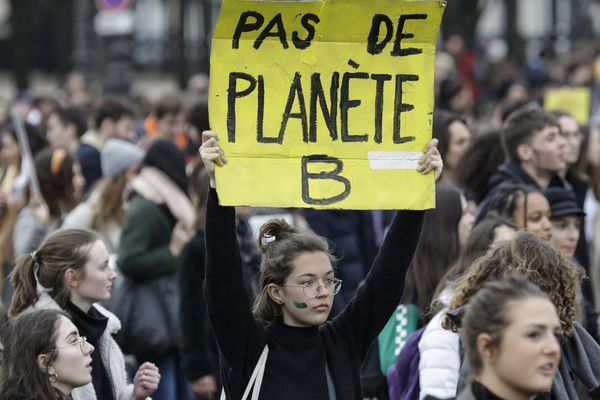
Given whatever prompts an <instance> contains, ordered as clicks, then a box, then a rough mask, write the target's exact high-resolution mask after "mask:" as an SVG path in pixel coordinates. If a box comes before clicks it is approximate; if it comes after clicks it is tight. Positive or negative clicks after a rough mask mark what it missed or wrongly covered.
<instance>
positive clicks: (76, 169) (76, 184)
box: [73, 163, 85, 202]
mask: <svg viewBox="0 0 600 400" xmlns="http://www.w3.org/2000/svg"><path fill="white" fill-rule="evenodd" d="M84 186H85V178H84V177H83V175H82V174H81V166H80V165H79V164H78V163H75V164H73V193H74V198H75V200H77V201H78V202H79V200H81V199H82V198H83V187H84Z"/></svg>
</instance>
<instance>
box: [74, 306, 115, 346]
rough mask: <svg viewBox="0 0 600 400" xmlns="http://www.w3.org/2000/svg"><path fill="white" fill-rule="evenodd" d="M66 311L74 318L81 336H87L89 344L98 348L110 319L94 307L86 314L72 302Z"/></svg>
mask: <svg viewBox="0 0 600 400" xmlns="http://www.w3.org/2000/svg"><path fill="white" fill-rule="evenodd" d="M66 309H67V311H69V313H70V314H71V316H72V317H73V321H74V322H75V325H76V326H77V329H79V334H80V335H81V336H85V337H86V338H87V339H88V342H90V343H91V344H92V345H94V346H96V343H98V340H99V339H100V336H102V334H103V333H104V331H105V330H106V325H107V324H108V318H107V317H105V316H104V315H102V314H100V312H98V310H97V309H96V308H95V307H94V306H92V307H90V310H89V311H88V312H87V313H86V312H84V311H83V310H82V309H81V308H79V307H77V306H76V305H75V304H73V303H72V302H71V301H68V302H67V306H66Z"/></svg>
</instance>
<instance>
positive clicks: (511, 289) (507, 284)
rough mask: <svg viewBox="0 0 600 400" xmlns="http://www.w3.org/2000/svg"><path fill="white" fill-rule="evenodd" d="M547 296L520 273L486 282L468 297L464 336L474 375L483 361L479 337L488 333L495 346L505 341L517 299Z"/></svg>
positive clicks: (463, 323)
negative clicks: (504, 336)
mask: <svg viewBox="0 0 600 400" xmlns="http://www.w3.org/2000/svg"><path fill="white" fill-rule="evenodd" d="M535 297H537V298H542V299H545V300H548V301H550V299H548V296H547V295H546V294H545V293H544V292H543V291H542V290H541V289H540V288H539V287H537V286H536V285H534V284H533V283H531V282H529V281H528V280H527V279H526V278H525V277H523V276H519V275H513V276H508V277H507V278H505V279H502V280H499V281H492V282H486V283H485V284H484V285H483V287H482V288H481V289H480V290H479V291H477V293H475V294H474V295H473V297H472V298H471V300H469V306H468V307H467V310H466V311H465V315H464V317H463V319H462V331H461V336H462V339H463V341H462V342H463V344H464V346H465V352H466V355H467V358H468V360H469V363H470V364H471V368H472V369H473V374H475V375H478V374H479V373H480V372H481V370H482V368H483V362H482V360H481V355H480V354H479V352H478V351H477V337H478V336H479V335H480V334H482V333H487V334H488V335H490V337H491V339H492V344H493V345H494V346H497V347H498V346H500V344H501V343H502V339H503V335H504V331H505V330H506V328H507V327H508V326H509V325H510V324H511V322H512V321H511V320H510V316H509V313H510V310H511V307H512V306H514V304H515V303H516V302H518V301H521V300H525V299H529V298H535Z"/></svg>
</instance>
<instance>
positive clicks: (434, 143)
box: [425, 138, 438, 151]
mask: <svg viewBox="0 0 600 400" xmlns="http://www.w3.org/2000/svg"><path fill="white" fill-rule="evenodd" d="M437 145H438V140H437V139H436V138H433V139H431V140H430V141H429V142H427V146H425V151H427V150H429V149H431V148H433V147H437Z"/></svg>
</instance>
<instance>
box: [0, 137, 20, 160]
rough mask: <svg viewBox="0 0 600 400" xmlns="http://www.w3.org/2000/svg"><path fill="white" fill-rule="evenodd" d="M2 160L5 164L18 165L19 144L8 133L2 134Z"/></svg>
mask: <svg viewBox="0 0 600 400" xmlns="http://www.w3.org/2000/svg"><path fill="white" fill-rule="evenodd" d="M0 157H2V162H3V163H5V164H6V165H18V164H19V162H20V161H21V150H19V144H18V143H17V142H16V140H15V139H14V138H13V137H12V136H11V135H9V134H4V135H2V151H1V152H0Z"/></svg>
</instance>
